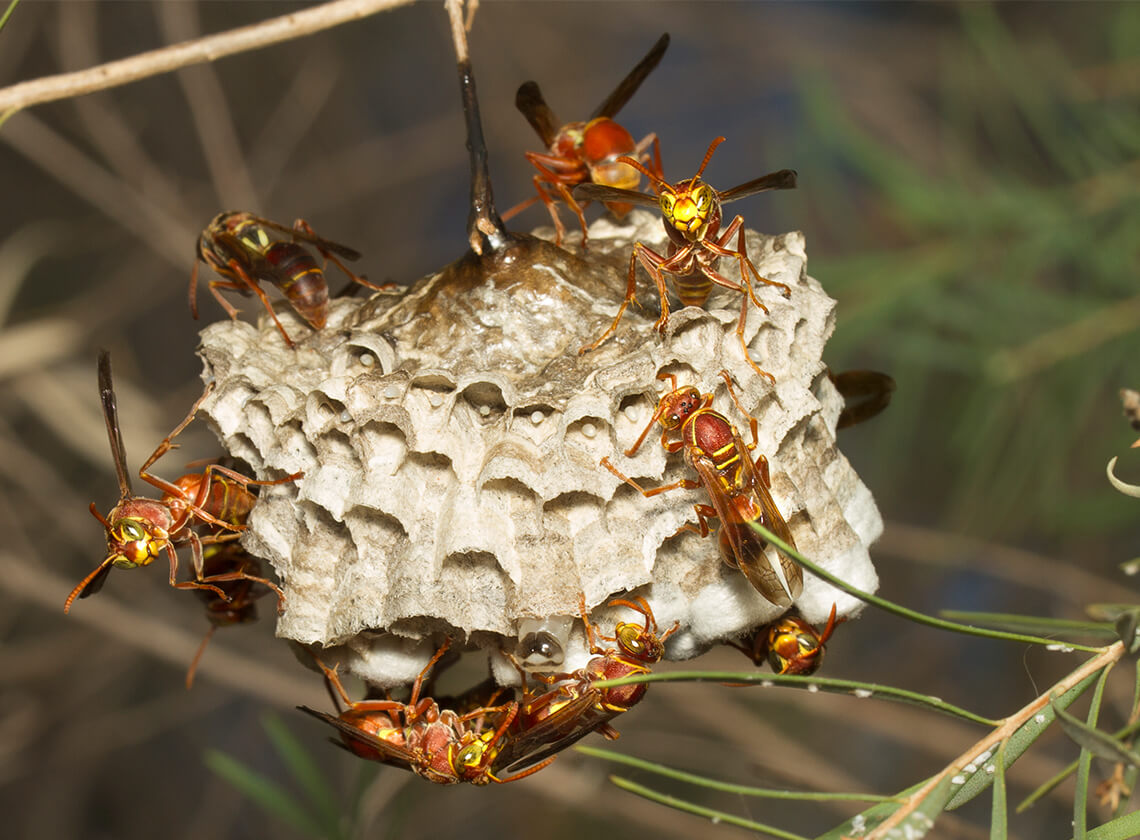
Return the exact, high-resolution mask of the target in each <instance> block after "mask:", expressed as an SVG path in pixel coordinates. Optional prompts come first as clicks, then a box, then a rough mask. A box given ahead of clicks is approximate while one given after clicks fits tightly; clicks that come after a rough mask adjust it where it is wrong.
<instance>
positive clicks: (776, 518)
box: [736, 434, 804, 606]
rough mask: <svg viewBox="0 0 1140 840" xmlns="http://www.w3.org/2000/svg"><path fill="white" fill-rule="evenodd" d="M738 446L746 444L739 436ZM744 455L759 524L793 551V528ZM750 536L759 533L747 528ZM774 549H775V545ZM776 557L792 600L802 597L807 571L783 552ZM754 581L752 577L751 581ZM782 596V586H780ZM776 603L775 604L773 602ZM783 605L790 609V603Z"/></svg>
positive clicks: (745, 478) (746, 473)
mask: <svg viewBox="0 0 1140 840" xmlns="http://www.w3.org/2000/svg"><path fill="white" fill-rule="evenodd" d="M736 443H737V445H738V446H741V447H743V446H744V442H743V441H742V440H741V439H740V435H739V434H737V435H736ZM741 451H742V452H744V453H745V457H744V459H743V464H742V469H743V471H744V483H745V486H746V487H748V488H750V489H751V491H752V492H751V494H750V495H751V498H752V500H753V502H754V504H755V505H756V506H757V507H758V509H759V513H760V517H759V522H760V524H761V525H763V526H764V527H765V528H767V529H768V530H769V531H771V532H772V533H773V534H775V535H776V536H777V537H779V538H780V539H781V540H783V541H784V542H786V543H787V544H788V545H790V546H791V547H792V548H795V547H796V541H795V539H794V538H793V537H792V529H791V528H789V527H788V522H787V520H786V519H784V515H783V514H782V513H780V509H779V508H778V507H776V501H775V500H774V499H773V498H772V494H771V493H770V492H769V490H768V483H767V482H765V481H764V480H763V478H762V477H761V475H760V473H759V472H758V471H757V469H756V464H755V463H754V462H753V460H752V456H751V455H749V454H748V450H747V449H743V450H741ZM748 532H749V533H750V534H753V535H754V536H756V537H757V538H759V536H760V535H759V534H757V533H756V532H755V531H753V530H752V529H751V528H749V529H748ZM773 549H775V546H773ZM775 551H776V555H777V556H778V557H779V558H780V568H781V569H782V570H783V573H784V580H785V581H787V584H788V593H789V594H791V596H792V599H793V600H794V599H796V598H798V597H800V593H801V592H803V589H804V570H803V568H802V567H801V566H800V564H799V563H797V562H796V561H795V560H793V559H792V558H791V557H788V556H787V555H786V554H784V552H782V551H780V550H779V549H775ZM750 579H751V578H750ZM780 591H781V593H782V592H783V587H782V586H781V587H780ZM774 603H775V602H774ZM782 606H790V604H787V605H783V604H782Z"/></svg>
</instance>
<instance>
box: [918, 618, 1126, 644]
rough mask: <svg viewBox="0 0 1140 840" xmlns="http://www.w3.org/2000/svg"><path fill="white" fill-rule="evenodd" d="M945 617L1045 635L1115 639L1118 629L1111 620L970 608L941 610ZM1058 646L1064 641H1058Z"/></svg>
mask: <svg viewBox="0 0 1140 840" xmlns="http://www.w3.org/2000/svg"><path fill="white" fill-rule="evenodd" d="M938 614H939V615H940V616H942V617H943V618H949V619H954V620H957V621H970V622H977V623H978V624H985V625H988V626H990V627H1001V628H1003V629H1007V630H1015V631H1018V630H1020V631H1028V632H1030V633H1036V634H1038V635H1040V636H1044V635H1046V634H1048V633H1078V634H1093V635H1097V636H1103V637H1104V638H1106V639H1115V638H1116V631H1115V630H1114V629H1113V627H1112V624H1111V621H1078V620H1075V619H1070V618H1045V617H1043V616H1036V615H1014V614H1012V613H990V612H970V611H968V610H939V611H938ZM1057 644H1058V647H1061V646H1062V645H1063V643H1061V642H1058V643H1057Z"/></svg>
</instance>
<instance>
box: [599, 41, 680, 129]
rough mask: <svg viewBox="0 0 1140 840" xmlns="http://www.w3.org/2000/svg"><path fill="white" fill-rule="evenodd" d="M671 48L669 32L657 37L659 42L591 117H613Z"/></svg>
mask: <svg viewBox="0 0 1140 840" xmlns="http://www.w3.org/2000/svg"><path fill="white" fill-rule="evenodd" d="M668 48H669V33H668V32H666V33H665V34H664V35H662V36H661V37H660V38H658V39H657V43H656V44H654V45H653V46H652V47H650V49H649V52H647V53H646V54H645V58H643V59H641V61H639V62H637V66H636V67H634V68H633V69H632V70H630V71H629V75H628V76H626V77H625V78H624V79H622V80H621V81H620V82H619V83H618V86H617V87H616V88H614V91H613V93H611V94H610V95H609V96H607V97H606V100H605V101H604V102H603V103H602V104H601V105H599V106H598V107H597V109H596V110H595V111H594V113H593V114H591V115H590V119H594V118H595V117H612V116H614V115H615V114H616V113H617V112H618V111H620V110H621V109H622V108H624V107H625V103H627V102H629V100H630V97H631V96H633V95H634V94H635V93H637V89H638V88H639V87H641V83H642V82H644V81H645V79H646V78H647V77H648V76H649V74H650V73H652V72H653V70H654V68H656V67H657V65H658V64H660V63H661V57H662V56H663V55H665V50H667V49H668Z"/></svg>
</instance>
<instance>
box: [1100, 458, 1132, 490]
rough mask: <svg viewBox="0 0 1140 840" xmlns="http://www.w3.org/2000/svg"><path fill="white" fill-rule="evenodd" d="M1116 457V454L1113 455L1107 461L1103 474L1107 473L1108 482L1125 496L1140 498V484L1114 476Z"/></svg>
mask: <svg viewBox="0 0 1140 840" xmlns="http://www.w3.org/2000/svg"><path fill="white" fill-rule="evenodd" d="M1116 458H1117V456H1116V455H1113V456H1112V460H1111V461H1109V462H1108V466H1107V467H1105V469H1104V471H1105V474H1106V475H1108V483H1109V484H1111V485H1112V486H1113V487H1115V488H1116V489H1117V490H1119V491H1120V492H1121V493H1123V494H1124V495H1125V496H1132V497H1133V498H1137V499H1140V484H1129V483H1127V482H1125V481H1121V480H1120V479H1119V478H1117V477H1116Z"/></svg>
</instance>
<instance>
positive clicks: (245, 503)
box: [63, 351, 301, 612]
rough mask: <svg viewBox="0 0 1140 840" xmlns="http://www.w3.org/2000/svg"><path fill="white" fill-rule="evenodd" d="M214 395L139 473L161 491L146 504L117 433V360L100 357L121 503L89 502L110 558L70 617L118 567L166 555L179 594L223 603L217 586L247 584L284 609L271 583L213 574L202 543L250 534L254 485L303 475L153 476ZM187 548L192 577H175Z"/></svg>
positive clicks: (222, 471)
mask: <svg viewBox="0 0 1140 840" xmlns="http://www.w3.org/2000/svg"><path fill="white" fill-rule="evenodd" d="M209 393H210V387H207V388H206V390H205V392H204V393H203V394H202V396H201V397H199V398H198V400H197V402H195V403H194V405H193V407H191V409H190V413H189V414H187V415H186V417H185V419H184V420H183V421H182V422H181V423H179V424H178V426H177V427H175V429H174V431H172V432H171V433H170V434H169V435H167V436H166V438H165V439H164V440H163V441H162V443H160V444H159V445H158V448H157V449H155V450H154V452H153V453H151V456H150V457H149V458H148V459H147V460H146V462H145V463H144V464H143V465H142V467H140V468H139V477H140V478H141V479H142V480H143V481H146V482H147V483H148V484H150V485H152V486H154V487H156V488H158V489H159V490H161V491H162V493H163V495H162V498H161V499H144V498H141V497H139V496H135V495H134V493H133V492H132V490H131V482H130V477H129V476H128V474H127V460H126V452H125V448H124V446H123V436H122V432H121V430H120V428H119V414H118V408H117V406H116V404H115V389H114V384H113V382H112V378H111V357H110V355H109V354H108V353H107V352H106V351H103V352H101V353H100V354H99V394H100V398H101V400H102V404H103V419H104V421H105V422H106V425H107V437H108V439H109V441H110V444H111V456H112V460H113V461H114V464H115V473H116V475H117V477H118V480H119V502H118V504H116V505H115V507H114V508H112V509H111V512H110V514H108V515H107V516H103V515H102V514H101V513H99V511H98V510H97V509H96V507H95V503H94V502H92V503H91V508H90V510H91V514H92V515H93V516H94V517H95V518H96V519H98V520H99V521H100V522H101V523H102V524H103V527H104V529H105V530H106V534H107V555H106V557H105V558H104V560H103V562H102V563H100V564H99V565H98V566H97V567H96V568H95V569H94V570H93V571H92V572H91V573H90V574H88V575H87V577H85V578H84V579H83V580H82V581H80V582H79V584H78V585H77V586H76V587H75V588H74V589H73V590H72V591H71V594H70V595H68V596H67V600H66V602H64V606H63V611H64V612H68V611H69V610H70V609H71V605H72V604H73V603H74V602H75V599H76V598H86V597H88V596H89V595H93V594H95V593H96V592H97V591H99V589H100V588H101V587H102V585H103V582H104V580H105V579H106V576H107V574H108V573H109V572H110V570H111V567H112V566H114V567H117V568H120V569H137V568H139V567H142V566H149V565H150V564H151V563H152V562H154V560H156V559H157V558H158V557H159V556H161V555H162V554H163V553H165V554H166V555H167V557H168V558H169V559H170V585H171V586H173V587H175V588H176V589H198V590H208V591H210V592H213V593H214V594H215V595H217V596H219V597H221V598H223V599H225V598H226V597H227V596H226V594H225V593H224V592H223V591H222V589H221V588H220V587H219V586H218V584H219V583H224V582H226V581H234V580H245V579H248V580H251V581H255V582H257V583H263V584H265V585H266V586H268V587H270V588H271V589H273V590H274V591H275V592H276V593H277V595H278V608H279V609H280V608H281V604H282V599H283V598H284V594H283V593H282V592H281V590H280V589H279V588H278V587H277V586H276V585H275V584H274V583H272V582H271V581H269V580H266V579H265V578H262V577H259V576H256V575H250V574H247V573H246V572H243V571H241V570H233V569H231V570H229V571H226V572H219V573H216V574H213V575H207V574H206V573H205V570H204V558H203V551H202V546H203V545H204V544H211V543H221V542H226V541H229V540H233V539H236V538H237V536H238V532H240V531H242V530H244V529H245V519H246V517H247V516H248V515H249V511H250V510H251V509H252V507H253V503H254V501H256V498H257V497H256V496H254V495H253V493H252V492H251V491H250V489H249V486H250V485H270V484H283V483H285V482H288V481H294V480H296V479H297V478H299V477H300V475H301V474H300V473H296V474H294V475H290V476H286V477H285V478H282V479H277V480H274V481H255V480H254V479H251V478H247V477H246V476H244V475H241V474H240V473H237V472H234V471H233V470H231V469H229V468H227V467H223V466H221V465H219V464H210V465H209V466H207V467H206V468H205V469H204V470H203V471H202V472H201V473H192V474H187V475H184V476H182V477H181V478H179V479H178V480H177V481H175V482H169V481H166V480H165V479H162V478H159V477H158V476H156V475H153V474H151V473H150V472H148V470H149V469H150V467H151V466H152V465H153V464H154V462H155V461H157V460H158V459H159V458H161V457H162V456H163V455H165V454H166V453H167V452H169V451H170V450H171V449H173V448H174V443H173V441H174V438H176V437H177V436H178V435H179V434H180V433H181V432H182V430H183V429H185V428H186V426H188V425H189V424H190V422H191V421H192V420H193V419H194V416H195V415H196V414H197V413H198V408H199V406H201V404H202V401H203V400H205V399H206V397H207V396H208V395H209ZM195 526H201V527H205V528H207V529H208V533H206V534H205V535H200V534H199V533H198V532H197V531H196V530H195ZM184 545H189V546H190V549H191V554H192V557H193V564H194V580H188V581H179V580H178V579H177V573H178V554H177V549H178V548H180V547H181V546H184Z"/></svg>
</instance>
